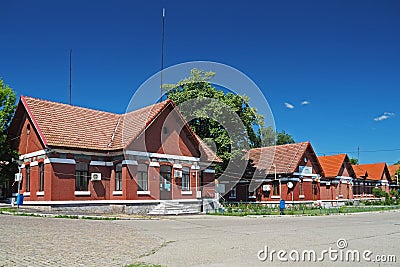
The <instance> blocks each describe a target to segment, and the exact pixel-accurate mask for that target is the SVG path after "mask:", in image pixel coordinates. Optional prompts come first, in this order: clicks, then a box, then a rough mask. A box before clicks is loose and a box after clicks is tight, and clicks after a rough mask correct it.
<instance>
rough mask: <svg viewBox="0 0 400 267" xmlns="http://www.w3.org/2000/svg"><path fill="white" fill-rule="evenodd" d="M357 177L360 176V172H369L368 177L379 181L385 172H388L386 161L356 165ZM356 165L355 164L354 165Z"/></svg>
mask: <svg viewBox="0 0 400 267" xmlns="http://www.w3.org/2000/svg"><path fill="white" fill-rule="evenodd" d="M355 166H356V168H357V169H358V170H356V169H354V170H355V171H356V174H357V177H360V176H359V175H358V174H362V173H363V172H364V173H367V176H368V177H367V179H369V180H375V181H379V180H381V179H382V177H383V175H384V174H385V172H388V169H387V166H386V163H385V162H381V163H373V164H361V165H355ZM353 167H354V166H353Z"/></svg>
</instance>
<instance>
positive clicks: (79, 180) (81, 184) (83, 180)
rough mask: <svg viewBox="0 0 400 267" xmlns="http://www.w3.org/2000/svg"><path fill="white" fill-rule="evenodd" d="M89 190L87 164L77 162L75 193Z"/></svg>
mask: <svg viewBox="0 0 400 267" xmlns="http://www.w3.org/2000/svg"><path fill="white" fill-rule="evenodd" d="M88 188H89V164H88V163H86V162H78V163H77V164H76V170H75V191H88Z"/></svg>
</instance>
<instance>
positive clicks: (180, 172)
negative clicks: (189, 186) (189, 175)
mask: <svg viewBox="0 0 400 267" xmlns="http://www.w3.org/2000/svg"><path fill="white" fill-rule="evenodd" d="M174 176H175V178H182V171H178V170H175V174H174Z"/></svg>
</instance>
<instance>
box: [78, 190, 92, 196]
mask: <svg viewBox="0 0 400 267" xmlns="http://www.w3.org/2000/svg"><path fill="white" fill-rule="evenodd" d="M74 194H75V196H90V191H75V193H74Z"/></svg>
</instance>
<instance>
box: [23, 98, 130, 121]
mask: <svg viewBox="0 0 400 267" xmlns="http://www.w3.org/2000/svg"><path fill="white" fill-rule="evenodd" d="M21 98H25V99H32V100H37V101H41V102H45V103H51V104H56V105H60V106H64V107H70V108H77V109H83V110H90V111H96V112H101V113H106V114H110V115H115V116H118V117H119V116H122V115H123V114H119V113H114V112H110V111H104V110H98V109H94V108H88V107H82V106H76V105H71V104H66V103H61V102H56V101H51V100H45V99H40V98H36V97H31V96H21Z"/></svg>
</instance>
